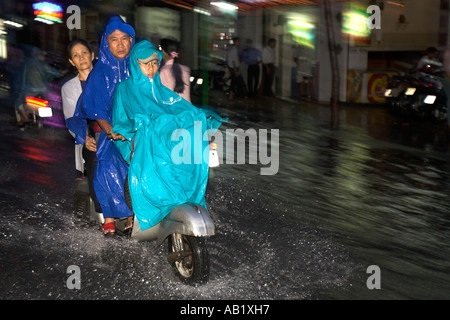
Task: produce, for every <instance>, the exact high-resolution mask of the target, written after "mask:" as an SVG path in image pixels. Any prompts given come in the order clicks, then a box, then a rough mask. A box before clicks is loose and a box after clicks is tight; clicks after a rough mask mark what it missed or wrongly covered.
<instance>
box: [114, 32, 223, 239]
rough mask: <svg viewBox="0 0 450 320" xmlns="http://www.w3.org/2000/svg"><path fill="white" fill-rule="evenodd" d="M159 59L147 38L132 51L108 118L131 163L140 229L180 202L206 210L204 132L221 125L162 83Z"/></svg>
mask: <svg viewBox="0 0 450 320" xmlns="http://www.w3.org/2000/svg"><path fill="white" fill-rule="evenodd" d="M162 57H163V54H162V53H161V52H160V51H159V50H157V49H156V47H155V46H154V45H153V44H152V43H150V42H149V41H147V40H144V41H142V42H139V43H138V44H136V45H135V46H134V47H133V49H132V50H131V53H130V77H129V78H128V79H127V80H125V81H123V82H122V83H120V85H119V87H118V88H117V91H116V95H115V100H114V109H113V117H112V121H113V132H114V133H117V134H120V135H121V136H119V138H120V139H119V140H116V141H115V144H116V145H117V146H118V148H119V150H120V153H121V154H122V156H123V158H124V159H125V160H126V161H127V162H128V163H129V164H130V166H129V171H128V184H129V187H130V195H131V200H132V207H133V212H134V214H135V215H136V218H137V220H138V222H139V225H140V227H141V229H142V230H145V229H148V228H150V227H152V226H154V225H156V224H157V223H158V222H159V221H160V220H161V219H162V218H164V216H165V215H167V214H168V213H169V212H170V211H171V210H172V209H173V208H174V207H175V206H177V205H179V204H182V203H186V202H191V203H196V204H200V205H203V206H205V192H206V184H207V179H208V171H209V167H208V157H209V141H208V133H212V132H213V131H215V129H217V128H218V127H219V125H220V122H221V119H220V117H219V116H217V115H215V114H213V113H211V112H207V111H205V110H203V109H200V108H197V107H195V106H193V105H192V104H191V103H189V102H187V101H186V100H185V99H182V98H181V97H180V96H179V95H177V94H176V93H175V92H173V91H172V90H170V89H168V88H166V87H165V86H163V85H162V84H161V79H160V76H159V73H158V68H159V63H160V61H161V59H162ZM209 130H212V131H209ZM122 137H123V140H121V139H122ZM203 155H205V156H203Z"/></svg>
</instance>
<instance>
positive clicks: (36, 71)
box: [15, 48, 63, 127]
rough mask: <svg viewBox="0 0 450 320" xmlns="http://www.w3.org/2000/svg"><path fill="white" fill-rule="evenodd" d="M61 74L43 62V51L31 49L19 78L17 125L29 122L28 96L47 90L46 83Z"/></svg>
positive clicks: (20, 125) (34, 95)
mask: <svg viewBox="0 0 450 320" xmlns="http://www.w3.org/2000/svg"><path fill="white" fill-rule="evenodd" d="M61 76H63V73H62V72H60V71H58V70H56V69H54V68H52V67H51V66H50V65H49V64H47V63H46V62H45V52H44V51H42V50H41V49H39V48H33V49H32V50H31V57H30V58H29V59H28V60H27V61H26V62H25V64H24V67H23V71H22V74H21V80H20V90H19V92H20V93H19V94H18V97H17V99H16V102H15V108H16V111H17V112H18V113H19V115H20V120H19V121H18V122H17V126H18V127H24V126H25V124H27V123H29V122H30V119H29V116H28V110H27V105H26V102H25V99H26V97H28V96H33V97H36V96H39V95H43V94H46V93H47V92H48V88H47V85H48V84H49V83H50V82H52V81H53V79H54V78H58V77H61Z"/></svg>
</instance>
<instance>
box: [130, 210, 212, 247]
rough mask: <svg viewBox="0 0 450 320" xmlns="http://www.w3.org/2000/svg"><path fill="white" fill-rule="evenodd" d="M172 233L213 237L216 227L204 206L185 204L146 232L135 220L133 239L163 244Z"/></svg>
mask: <svg viewBox="0 0 450 320" xmlns="http://www.w3.org/2000/svg"><path fill="white" fill-rule="evenodd" d="M172 233H180V234H184V235H190V236H194V237H204V236H212V235H214V234H215V227H214V222H213V221H212V219H211V217H210V215H209V213H208V211H207V210H206V209H205V208H204V207H203V206H200V205H197V204H189V203H184V204H182V205H179V206H176V207H175V208H174V209H173V210H172V211H171V212H170V213H169V214H168V215H166V217H165V218H164V219H162V220H161V222H159V223H158V224H157V225H155V226H153V227H152V228H149V229H146V230H141V228H140V226H139V223H138V221H137V219H136V218H135V219H134V226H133V232H132V234H131V238H132V239H135V240H137V241H147V240H156V241H157V243H158V244H161V243H163V242H164V240H165V239H166V238H167V237H168V236H169V235H171V234H172Z"/></svg>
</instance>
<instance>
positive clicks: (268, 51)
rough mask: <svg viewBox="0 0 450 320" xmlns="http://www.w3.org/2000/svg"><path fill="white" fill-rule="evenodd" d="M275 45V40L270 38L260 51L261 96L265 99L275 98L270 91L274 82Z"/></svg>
mask: <svg viewBox="0 0 450 320" xmlns="http://www.w3.org/2000/svg"><path fill="white" fill-rule="evenodd" d="M276 45H277V40H275V39H274V38H270V39H269V41H268V42H267V46H266V47H264V49H263V51H262V63H263V81H264V86H263V94H264V95H265V96H267V97H273V96H275V95H274V93H273V91H272V87H273V82H274V80H275V62H276V51H275V46H276Z"/></svg>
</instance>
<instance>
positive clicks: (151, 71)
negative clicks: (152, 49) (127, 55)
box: [138, 59, 159, 79]
mask: <svg viewBox="0 0 450 320" xmlns="http://www.w3.org/2000/svg"><path fill="white" fill-rule="evenodd" d="M138 63H139V68H141V71H142V73H143V74H144V75H145V76H146V77H147V78H149V79H151V78H153V77H154V76H155V74H156V72H158V67H159V60H156V59H155V60H152V61H149V62H147V63H144V62H142V61H139V60H138Z"/></svg>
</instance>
